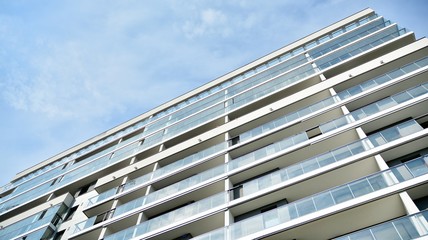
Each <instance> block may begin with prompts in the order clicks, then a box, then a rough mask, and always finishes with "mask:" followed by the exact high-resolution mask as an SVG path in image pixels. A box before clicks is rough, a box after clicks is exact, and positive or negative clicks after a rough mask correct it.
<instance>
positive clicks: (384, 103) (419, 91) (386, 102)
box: [319, 83, 428, 133]
mask: <svg viewBox="0 0 428 240" xmlns="http://www.w3.org/2000/svg"><path fill="white" fill-rule="evenodd" d="M427 93H428V83H424V84H422V85H419V86H416V87H413V88H410V89H408V90H405V91H403V92H400V93H397V94H394V95H392V96H390V97H387V98H384V99H382V100H380V101H377V102H374V103H372V104H369V105H367V106H365V107H362V108H359V109H357V110H354V111H352V112H351V113H349V114H346V115H344V116H342V117H340V118H337V119H335V120H332V121H329V122H326V123H323V124H321V125H320V126H319V127H320V130H321V132H322V133H326V132H329V131H332V130H334V129H337V128H339V127H342V126H344V125H346V124H348V123H351V122H355V121H358V120H360V119H363V118H366V117H368V116H371V115H373V114H376V113H378V112H380V111H383V110H386V109H389V108H391V107H393V106H396V105H398V104H400V103H403V102H406V101H409V100H411V99H414V98H416V97H419V96H421V95H423V94H427Z"/></svg>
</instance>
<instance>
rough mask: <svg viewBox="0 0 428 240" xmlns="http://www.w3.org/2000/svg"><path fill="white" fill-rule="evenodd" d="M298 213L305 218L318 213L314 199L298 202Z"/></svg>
mask: <svg viewBox="0 0 428 240" xmlns="http://www.w3.org/2000/svg"><path fill="white" fill-rule="evenodd" d="M296 207H297V212H298V213H299V216H303V215H306V214H309V213H313V212H315V211H316V208H315V205H314V202H313V201H312V198H307V199H302V200H300V201H298V202H296Z"/></svg>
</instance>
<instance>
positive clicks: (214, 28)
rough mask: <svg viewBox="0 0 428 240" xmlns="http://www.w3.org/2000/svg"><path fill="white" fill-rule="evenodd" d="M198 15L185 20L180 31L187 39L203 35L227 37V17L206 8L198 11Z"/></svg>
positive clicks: (228, 22)
mask: <svg viewBox="0 0 428 240" xmlns="http://www.w3.org/2000/svg"><path fill="white" fill-rule="evenodd" d="M198 11H199V12H198V15H197V16H196V17H194V18H193V19H190V20H187V21H186V22H185V23H184V25H183V27H182V30H183V32H184V33H185V34H186V36H187V37H188V38H191V39H192V38H194V37H201V36H203V35H217V36H221V37H227V36H229V35H230V33H231V26H230V24H231V22H230V21H229V19H228V16H227V15H226V14H225V13H223V12H222V11H220V10H216V9H212V8H207V9H202V10H198Z"/></svg>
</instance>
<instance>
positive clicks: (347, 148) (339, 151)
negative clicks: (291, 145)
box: [241, 120, 423, 197]
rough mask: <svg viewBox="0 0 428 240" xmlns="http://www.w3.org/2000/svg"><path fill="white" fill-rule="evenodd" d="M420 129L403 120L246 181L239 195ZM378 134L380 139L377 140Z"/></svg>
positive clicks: (296, 175) (307, 171) (414, 124)
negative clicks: (365, 136)
mask: <svg viewBox="0 0 428 240" xmlns="http://www.w3.org/2000/svg"><path fill="white" fill-rule="evenodd" d="M422 129H423V128H422V127H421V126H419V124H418V123H417V122H416V121H414V120H410V121H407V122H403V123H401V124H398V125H396V126H394V127H391V128H388V129H384V130H382V131H380V132H378V133H375V134H373V135H370V136H368V137H367V138H364V139H361V140H358V141H356V142H353V143H350V144H348V145H344V146H341V147H338V148H336V149H333V150H331V151H329V152H326V153H322V154H319V155H317V156H315V157H312V158H309V159H307V160H304V161H301V162H298V163H296V164H293V165H290V166H288V167H286V168H283V169H280V170H278V171H275V172H272V173H270V174H268V175H265V176H262V177H260V178H257V179H254V180H251V181H249V182H246V183H244V184H242V195H241V197H243V196H247V195H250V194H252V193H256V192H258V191H260V190H263V189H266V188H267V187H270V186H274V185H277V184H280V183H284V182H286V181H287V180H289V179H293V178H295V177H298V176H300V175H303V174H305V173H309V172H312V171H314V170H317V169H319V168H322V167H324V166H327V165H330V164H332V163H335V162H339V161H342V160H344V159H347V158H349V157H351V156H354V155H357V154H359V153H363V152H365V151H367V150H370V149H373V148H375V147H377V146H380V145H383V144H385V143H388V142H391V141H394V140H396V139H399V138H402V137H405V136H408V135H410V134H412V133H416V132H418V131H420V130H422ZM380 136H381V138H382V141H380V140H378V138H380Z"/></svg>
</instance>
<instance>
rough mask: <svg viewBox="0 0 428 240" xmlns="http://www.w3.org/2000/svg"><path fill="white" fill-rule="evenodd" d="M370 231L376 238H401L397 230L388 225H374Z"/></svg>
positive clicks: (396, 239)
mask: <svg viewBox="0 0 428 240" xmlns="http://www.w3.org/2000/svg"><path fill="white" fill-rule="evenodd" d="M372 232H373V235H374V236H375V237H376V239H388V240H402V239H401V238H400V235H399V234H398V232H397V231H395V229H394V228H390V227H389V226H388V225H380V226H377V227H374V228H373V229H372Z"/></svg>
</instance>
